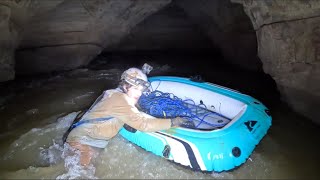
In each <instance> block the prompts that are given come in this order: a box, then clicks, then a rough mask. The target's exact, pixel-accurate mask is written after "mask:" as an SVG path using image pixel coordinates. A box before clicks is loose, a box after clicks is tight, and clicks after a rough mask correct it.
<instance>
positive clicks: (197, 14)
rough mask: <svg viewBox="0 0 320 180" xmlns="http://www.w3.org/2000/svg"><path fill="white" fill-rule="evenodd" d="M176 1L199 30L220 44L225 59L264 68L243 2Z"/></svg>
mask: <svg viewBox="0 0 320 180" xmlns="http://www.w3.org/2000/svg"><path fill="white" fill-rule="evenodd" d="M173 3H175V4H177V6H179V7H181V8H182V9H184V10H185V12H186V14H187V15H188V17H189V18H190V19H191V21H193V22H194V23H195V24H197V25H198V27H199V29H200V31H201V32H202V33H204V34H206V35H207V36H208V37H209V38H210V40H211V41H212V43H213V44H214V45H215V46H216V47H219V49H220V51H221V54H222V56H223V57H224V60H225V61H227V62H228V63H230V64H233V65H236V66H238V67H239V68H243V69H247V70H251V71H262V65H261V61H260V59H259V58H258V56H257V38H256V34H255V31H254V29H253V27H252V24H251V22H250V19H249V17H248V16H247V15H246V14H245V12H244V10H243V7H242V6H241V5H240V4H236V3H232V2H230V1H229V0H197V1H194V0H174V1H173Z"/></svg>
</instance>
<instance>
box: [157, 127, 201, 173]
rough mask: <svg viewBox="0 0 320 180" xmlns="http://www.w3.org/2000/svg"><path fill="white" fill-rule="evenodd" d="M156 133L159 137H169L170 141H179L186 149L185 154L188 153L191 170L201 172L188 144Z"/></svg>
mask: <svg viewBox="0 0 320 180" xmlns="http://www.w3.org/2000/svg"><path fill="white" fill-rule="evenodd" d="M156 133H158V134H161V135H163V136H167V137H170V138H172V139H174V140H176V141H179V142H180V143H181V144H182V145H183V146H184V148H185V149H186V151H187V153H188V157H189V160H190V163H191V166H192V167H191V168H192V169H194V170H201V168H200V166H199V164H198V161H197V159H196V156H195V155H194V153H193V151H192V148H191V146H190V145H189V144H188V143H186V142H184V141H182V140H180V139H177V138H175V137H172V136H169V135H166V134H163V133H161V132H156Z"/></svg>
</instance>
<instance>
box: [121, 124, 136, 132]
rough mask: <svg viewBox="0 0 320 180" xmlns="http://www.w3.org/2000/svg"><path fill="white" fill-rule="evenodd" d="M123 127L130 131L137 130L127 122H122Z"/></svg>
mask: <svg viewBox="0 0 320 180" xmlns="http://www.w3.org/2000/svg"><path fill="white" fill-rule="evenodd" d="M123 127H124V128H125V129H126V130H127V131H129V132H132V133H135V132H137V130H136V129H135V128H133V127H131V126H129V125H128V124H124V125H123Z"/></svg>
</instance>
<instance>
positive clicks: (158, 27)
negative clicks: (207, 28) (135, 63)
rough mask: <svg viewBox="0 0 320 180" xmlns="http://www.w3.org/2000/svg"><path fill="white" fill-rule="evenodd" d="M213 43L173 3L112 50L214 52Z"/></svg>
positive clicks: (152, 16) (153, 15)
mask: <svg viewBox="0 0 320 180" xmlns="http://www.w3.org/2000/svg"><path fill="white" fill-rule="evenodd" d="M213 48H214V46H213V44H212V41H211V40H210V39H209V38H208V36H207V35H206V34H204V33H203V32H202V31H200V30H199V28H198V25H196V24H195V23H193V22H192V21H190V19H189V17H188V15H187V14H186V13H185V11H184V10H183V9H181V8H180V7H178V6H177V5H176V4H175V3H170V4H169V5H167V6H166V7H164V8H162V9H161V10H159V11H158V12H156V13H154V14H152V15H151V16H149V17H148V18H146V19H144V20H143V21H142V22H141V23H139V24H137V26H135V27H134V28H133V29H132V30H131V31H130V34H129V35H128V36H126V37H125V38H123V40H122V41H121V42H120V43H119V44H115V45H114V46H113V47H109V48H108V49H105V51H106V52H112V51H155V50H156V51H159V50H160V51H164V50H170V51H184V52H186V51H195V50H199V51H200V50H201V51H203V50H208V51H209V50H210V49H211V50H212V49H213Z"/></svg>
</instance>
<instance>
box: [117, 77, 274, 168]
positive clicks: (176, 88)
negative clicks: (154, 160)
mask: <svg viewBox="0 0 320 180" xmlns="http://www.w3.org/2000/svg"><path fill="white" fill-rule="evenodd" d="M149 81H150V82H151V90H157V91H161V92H165V93H169V94H174V95H175V96H177V97H179V98H180V99H182V100H185V102H190V100H192V102H196V103H198V104H201V105H202V107H205V108H206V110H207V111H208V112H214V113H212V115H210V116H206V117H205V118H204V116H202V118H203V119H201V118H200V119H194V124H195V125H196V128H193V129H191V128H184V127H179V128H171V129H169V130H164V131H157V132H141V131H136V130H135V131H132V130H130V129H128V128H122V129H121V130H120V134H121V135H122V136H123V137H124V138H125V139H127V140H129V141H130V142H132V143H134V144H136V145H138V146H140V147H142V148H144V149H145V150H147V151H151V152H152V153H154V154H156V155H158V156H161V157H164V158H166V159H168V160H171V161H174V162H176V163H179V164H181V165H184V166H188V167H190V168H192V169H193V170H199V171H215V172H221V171H228V170H232V169H234V168H235V167H237V166H240V165H241V164H243V163H244V162H245V161H246V160H247V158H248V157H249V156H250V154H251V153H252V151H253V150H254V148H255V146H256V145H257V144H258V143H259V142H260V141H261V139H262V138H263V137H264V136H265V135H266V133H267V130H268V129H269V128H270V126H271V119H272V118H271V116H270V113H269V110H268V108H267V107H265V106H264V105H263V104H262V103H261V102H260V101H258V100H257V99H255V98H253V97H251V96H248V95H246V94H242V93H240V92H238V91H236V90H232V89H229V88H226V87H222V86H219V85H216V84H212V83H208V82H195V81H191V80H190V79H188V78H182V77H172V76H157V77H151V78H149ZM145 115H146V116H149V117H150V115H148V114H145ZM164 115H165V113H164ZM199 116H201V115H199ZM203 120H204V121H203ZM219 123H220V126H219Z"/></svg>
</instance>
